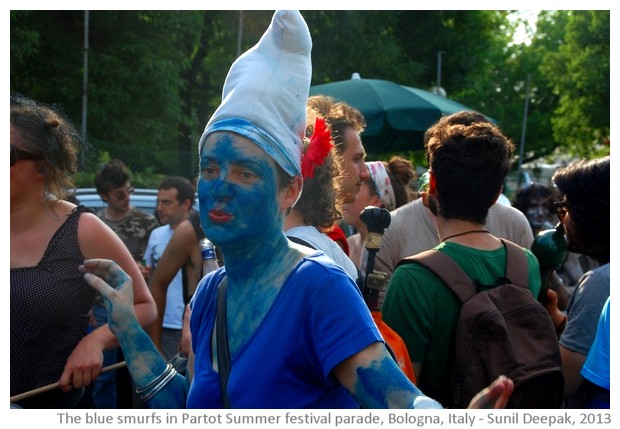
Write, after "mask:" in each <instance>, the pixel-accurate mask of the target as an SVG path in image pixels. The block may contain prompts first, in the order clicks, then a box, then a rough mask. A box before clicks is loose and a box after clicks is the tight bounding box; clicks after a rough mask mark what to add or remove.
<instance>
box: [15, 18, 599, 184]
mask: <svg viewBox="0 0 620 429" xmlns="http://www.w3.org/2000/svg"><path fill="white" fill-rule="evenodd" d="M302 13H303V15H304V17H305V18H306V20H307V22H308V26H309V28H310V30H311V33H312V37H313V43H314V46H313V52H312V60H313V80H312V83H313V84H318V83H324V82H329V81H337V80H343V79H349V78H350V77H351V74H352V73H354V72H358V73H360V74H361V76H362V77H364V78H375V79H386V80H393V81H395V82H398V83H401V84H404V85H408V86H414V87H420V88H423V89H429V88H430V87H432V86H434V85H435V84H436V80H437V53H438V52H440V51H441V52H442V70H441V86H442V87H443V88H445V89H446V91H447V93H448V97H450V98H452V99H454V100H456V101H459V102H462V103H463V104H466V105H468V106H471V107H472V108H475V109H477V110H479V111H481V112H483V113H485V114H487V115H489V116H491V117H493V118H495V119H497V120H498V121H499V124H500V126H501V127H502V129H503V130H504V132H506V134H507V135H509V136H510V137H511V138H512V139H513V141H514V142H515V143H516V144H519V142H520V141H521V138H522V119H523V111H524V104H525V103H524V102H525V94H526V87H527V82H528V76H529V82H530V95H531V96H530V99H529V104H528V105H529V113H528V118H527V131H526V134H525V139H524V141H525V151H524V159H523V161H528V160H536V159H549V157H552V156H557V154H558V152H559V153H561V154H565V155H568V156H586V157H587V156H594V155H596V154H600V153H608V152H609V134H610V126H609V122H610V121H609V119H610V118H609V116H610V111H609V81H610V79H609V63H610V62H609V58H610V52H609V47H610V37H609V34H610V33H609V31H610V26H609V23H610V17H609V11H543V12H542V13H541V15H540V17H539V22H538V26H537V30H536V32H535V33H534V34H532V35H531V36H532V43H531V44H530V45H525V44H512V35H513V31H514V28H515V25H516V24H515V23H514V22H513V21H511V20H509V19H508V16H509V11H302ZM271 15H272V11H243V12H242V13H241V12H240V11H91V12H89V20H88V34H89V37H88V41H89V49H88V59H89V62H88V93H87V94H88V121H87V124H88V132H87V138H88V139H87V140H88V142H89V144H90V148H91V150H90V151H88V152H85V154H86V155H85V157H84V160H85V165H84V169H85V170H87V171H94V170H95V168H96V167H97V163H98V162H101V161H105V160H106V159H107V158H108V157H121V158H122V159H123V160H124V161H125V162H127V164H128V165H130V167H131V168H132V170H134V172H138V173H142V172H145V173H160V174H183V175H185V176H191V175H193V174H195V173H197V168H196V165H197V153H196V152H197V150H196V142H197V141H198V138H199V136H200V134H201V133H202V130H203V128H204V125H205V124H206V122H207V120H208V118H209V116H210V115H211V113H212V112H213V110H214V109H215V107H216V106H217V105H218V103H219V101H220V97H221V87H222V83H223V81H224V78H225V76H226V72H227V71H228V68H229V67H230V64H231V63H232V61H234V59H235V58H236V56H237V52H238V51H239V50H240V51H244V50H245V49H247V48H249V47H250V46H252V45H253V44H255V43H256V42H257V41H258V39H259V38H260V36H261V35H262V33H263V32H264V30H265V28H266V26H267V25H268V24H269V21H270V19H271ZM85 23H86V20H85V16H84V12H83V11H11V36H10V37H11V39H10V40H11V90H16V91H19V92H22V93H24V94H26V95H28V96H30V97H32V98H34V99H37V100H40V101H43V102H50V103H59V104H60V105H61V106H62V107H63V108H64V109H65V111H66V112H67V113H68V115H69V116H70V117H71V118H72V119H73V120H74V122H75V123H76V125H77V126H80V125H81V118H82V107H83V105H82V95H83V94H82V80H83V72H84V61H83V59H84V48H83V46H84V31H85ZM240 24H241V25H240ZM406 155H407V156H409V157H410V158H414V160H415V162H416V163H421V162H423V161H422V158H421V157H417V158H416V154H414V153H410V154H406ZM372 156H373V157H383V156H385V157H387V156H389V154H372Z"/></svg>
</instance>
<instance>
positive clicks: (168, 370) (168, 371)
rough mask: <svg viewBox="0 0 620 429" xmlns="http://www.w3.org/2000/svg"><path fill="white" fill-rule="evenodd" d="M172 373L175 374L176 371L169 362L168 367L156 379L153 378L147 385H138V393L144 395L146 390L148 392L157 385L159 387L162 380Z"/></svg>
mask: <svg viewBox="0 0 620 429" xmlns="http://www.w3.org/2000/svg"><path fill="white" fill-rule="evenodd" d="M171 373H172V374H173V376H174V374H175V373H176V371H175V370H174V367H173V366H172V364H170V363H169V364H168V365H166V369H165V370H164V371H163V372H162V373H161V374H160V375H159V376H157V377H155V379H153V381H151V382H150V383H149V384H147V385H146V386H143V387H138V388H137V389H136V393H137V394H138V395H140V396H142V395H143V394H144V393H145V392H148V391H150V390H152V389H154V388H155V387H157V386H158V385H159V384H160V383H161V381H162V380H165V379H166V378H167V377H168V376H169V374H171ZM162 387H163V386H162ZM160 390H161V387H160ZM146 395H150V393H147V394H146ZM146 395H145V396H146ZM150 396H153V395H150Z"/></svg>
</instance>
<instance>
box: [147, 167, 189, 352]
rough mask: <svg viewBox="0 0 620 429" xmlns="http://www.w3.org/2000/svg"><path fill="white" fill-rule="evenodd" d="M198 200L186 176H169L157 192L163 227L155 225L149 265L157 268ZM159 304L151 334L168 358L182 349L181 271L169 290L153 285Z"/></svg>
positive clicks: (182, 302)
mask: <svg viewBox="0 0 620 429" xmlns="http://www.w3.org/2000/svg"><path fill="white" fill-rule="evenodd" d="M193 203H194V187H193V186H192V184H191V182H190V181H189V180H187V179H186V178H184V177H180V176H174V177H168V178H165V179H164V180H163V181H162V182H161V183H160V185H159V190H158V192H157V215H158V216H159V220H160V222H161V223H162V226H160V227H158V228H155V229H154V230H153V232H151V235H150V237H149V242H148V245H147V248H146V253H145V259H146V265H147V266H148V267H149V268H150V270H151V271H152V270H154V269H155V267H156V266H157V264H158V262H159V260H160V258H161V257H162V255H163V253H164V250H165V248H166V246H167V245H168V242H169V241H170V238H171V237H172V234H173V233H174V230H175V229H176V228H177V226H179V224H180V223H181V222H183V221H184V220H185V219H187V218H188V216H189V210H190V209H191V207H192V205H193ZM151 293H152V294H153V298H154V299H155V303H156V304H157V320H156V322H155V323H154V325H153V326H152V327H151V332H150V334H151V337H152V338H153V339H154V343H155V345H156V346H157V347H158V348H159V349H160V351H161V352H162V355H163V356H164V357H165V358H166V359H170V358H172V357H173V356H174V355H175V354H176V353H177V352H178V350H179V344H180V340H181V329H182V326H183V312H184V310H185V299H186V297H184V296H183V275H182V272H181V270H179V271H177V273H176V275H175V276H174V278H173V280H172V282H171V283H170V284H169V286H168V288H167V290H165V291H164V290H162V289H160V288H151Z"/></svg>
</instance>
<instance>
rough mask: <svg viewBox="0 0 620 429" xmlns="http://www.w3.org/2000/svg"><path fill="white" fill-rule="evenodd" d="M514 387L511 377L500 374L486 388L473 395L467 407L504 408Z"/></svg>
mask: <svg viewBox="0 0 620 429" xmlns="http://www.w3.org/2000/svg"><path fill="white" fill-rule="evenodd" d="M514 387H515V386H514V383H513V382H512V380H511V379H509V378H508V377H506V376H503V375H500V376H499V377H497V378H496V379H495V381H494V382H493V383H491V384H490V385H489V386H488V387H487V388H486V389H484V390H482V391H481V392H480V393H478V394H477V395H476V396H474V398H473V399H472V400H471V402H470V403H469V406H468V407H467V408H495V409H497V408H506V404H507V403H508V400H509V399H510V395H512V391H513V390H514Z"/></svg>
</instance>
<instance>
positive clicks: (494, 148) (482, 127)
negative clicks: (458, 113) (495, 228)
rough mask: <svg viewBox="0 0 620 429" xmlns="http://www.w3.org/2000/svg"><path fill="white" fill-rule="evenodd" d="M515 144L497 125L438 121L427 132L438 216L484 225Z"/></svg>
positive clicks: (506, 170)
mask: <svg viewBox="0 0 620 429" xmlns="http://www.w3.org/2000/svg"><path fill="white" fill-rule="evenodd" d="M513 150H514V145H513V143H512V142H511V141H510V140H509V139H508V138H507V137H506V136H504V134H502V132H501V131H500V130H499V128H497V127H496V126H495V125H493V124H491V123H489V122H486V123H485V122H476V123H472V124H470V125H460V124H459V125H450V123H449V122H445V121H444V122H443V123H438V124H436V125H435V126H434V127H432V128H431V129H429V132H428V141H427V143H426V157H427V160H428V165H429V166H430V169H431V170H432V171H433V172H434V176H435V181H436V185H437V194H438V200H439V213H438V214H439V215H440V216H442V217H443V218H446V219H450V218H454V219H462V220H468V221H474V222H476V223H480V224H484V223H485V222H486V217H487V214H488V211H489V208H490V207H491V206H492V205H493V204H494V203H495V201H496V199H497V196H498V194H499V192H500V191H501V189H502V186H503V184H504V179H505V178H506V174H508V171H510V165H511V158H512V154H513Z"/></svg>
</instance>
